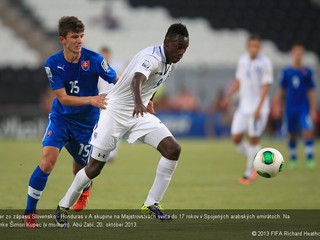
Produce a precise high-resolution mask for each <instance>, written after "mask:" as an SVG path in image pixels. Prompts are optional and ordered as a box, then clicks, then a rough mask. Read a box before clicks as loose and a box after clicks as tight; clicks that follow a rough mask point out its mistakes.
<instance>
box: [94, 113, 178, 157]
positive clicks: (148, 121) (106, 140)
mask: <svg viewBox="0 0 320 240" xmlns="http://www.w3.org/2000/svg"><path fill="white" fill-rule="evenodd" d="M124 118H126V121H123V120H124ZM117 119H118V120H117ZM169 136H172V133H171V132H170V131H169V129H168V128H167V127H166V126H165V125H164V124H163V123H162V122H161V121H160V120H159V119H158V118H157V117H156V116H154V115H152V114H149V113H145V114H144V116H143V117H141V116H139V117H138V118H137V117H135V118H133V117H132V116H130V117H129V116H128V115H126V116H123V115H122V114H121V113H119V112H115V111H112V110H109V109H108V108H107V109H106V110H103V111H101V113H100V118H99V121H98V123H97V125H96V127H95V129H94V130H93V133H92V136H91V140H90V143H91V144H92V146H93V151H92V157H93V158H94V159H96V160H99V161H105V162H106V161H107V160H106V159H107V158H108V155H109V153H110V152H111V151H112V150H114V149H115V148H116V145H117V142H118V141H119V140H120V138H123V139H125V140H127V142H128V143H146V144H148V145H150V146H152V147H154V148H157V147H158V145H159V143H160V142H161V141H162V140H163V139H164V138H166V137H169ZM97 150H99V151H97Z"/></svg>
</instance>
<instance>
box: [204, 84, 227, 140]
mask: <svg viewBox="0 0 320 240" xmlns="http://www.w3.org/2000/svg"><path fill="white" fill-rule="evenodd" d="M223 97H224V90H223V89H221V90H219V91H218V94H216V98H214V99H213V100H212V103H211V105H210V106H209V108H208V110H207V114H208V118H207V122H206V133H207V135H208V136H209V137H217V138H221V137H223V136H229V132H230V124H231V120H232V114H229V113H228V109H226V108H224V107H222V106H221V101H222V99H223Z"/></svg>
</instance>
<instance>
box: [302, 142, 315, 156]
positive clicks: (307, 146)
mask: <svg viewBox="0 0 320 240" xmlns="http://www.w3.org/2000/svg"><path fill="white" fill-rule="evenodd" d="M313 145H314V143H313V139H309V140H306V141H305V142H304V152H305V154H306V159H307V160H308V161H310V160H313V154H314V147H313Z"/></svg>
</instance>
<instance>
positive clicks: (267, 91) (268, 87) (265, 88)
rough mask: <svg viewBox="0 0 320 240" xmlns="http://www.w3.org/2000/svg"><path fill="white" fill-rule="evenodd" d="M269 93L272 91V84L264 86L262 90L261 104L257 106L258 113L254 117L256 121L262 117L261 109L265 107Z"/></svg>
mask: <svg viewBox="0 0 320 240" xmlns="http://www.w3.org/2000/svg"><path fill="white" fill-rule="evenodd" d="M269 91H270V84H264V85H263V86H262V90H261V93H260V100H259V104H258V106H257V109H256V111H255V112H254V115H253V117H254V119H255V120H257V119H259V117H260V112H261V108H262V106H263V103H264V100H265V99H266V97H267V95H268V93H269Z"/></svg>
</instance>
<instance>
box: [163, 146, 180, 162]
mask: <svg viewBox="0 0 320 240" xmlns="http://www.w3.org/2000/svg"><path fill="white" fill-rule="evenodd" d="M180 153H181V146H180V145H179V144H178V143H174V144H171V145H169V146H168V147H167V148H166V150H165V152H164V154H163V156H164V157H165V158H167V159H170V160H178V159H179V156H180Z"/></svg>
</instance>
